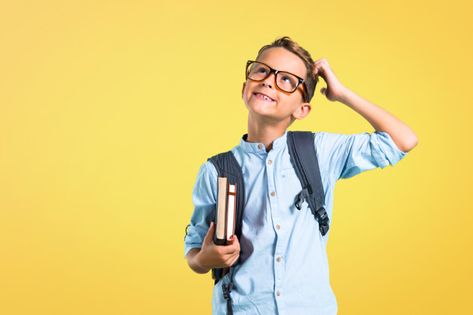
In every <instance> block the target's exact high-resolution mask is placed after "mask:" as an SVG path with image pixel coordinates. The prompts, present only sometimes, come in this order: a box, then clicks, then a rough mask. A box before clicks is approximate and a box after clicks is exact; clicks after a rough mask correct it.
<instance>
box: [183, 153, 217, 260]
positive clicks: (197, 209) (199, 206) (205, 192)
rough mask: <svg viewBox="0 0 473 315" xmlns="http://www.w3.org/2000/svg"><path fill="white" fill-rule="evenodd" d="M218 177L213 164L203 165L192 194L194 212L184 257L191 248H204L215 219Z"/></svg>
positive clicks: (185, 242)
mask: <svg viewBox="0 0 473 315" xmlns="http://www.w3.org/2000/svg"><path fill="white" fill-rule="evenodd" d="M217 176H218V174H217V170H216V169H215V166H214V165H213V164H212V163H211V162H209V161H206V162H205V163H203V164H202V165H201V167H200V169H199V172H198V174H197V179H196V181H195V184H194V189H193V192H192V203H193V204H194V211H193V213H192V216H191V220H190V223H189V224H188V225H187V227H186V235H185V237H184V256H185V255H187V253H188V252H189V250H191V248H201V247H202V242H203V240H204V237H205V235H206V234H207V231H208V229H209V227H210V221H212V220H213V219H214V216H215V214H214V212H215V207H216V195H217V194H216V192H217Z"/></svg>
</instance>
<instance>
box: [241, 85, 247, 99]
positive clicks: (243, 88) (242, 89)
mask: <svg viewBox="0 0 473 315" xmlns="http://www.w3.org/2000/svg"><path fill="white" fill-rule="evenodd" d="M245 85H246V82H243V87H242V88H241V97H242V98H243V91H244V90H245Z"/></svg>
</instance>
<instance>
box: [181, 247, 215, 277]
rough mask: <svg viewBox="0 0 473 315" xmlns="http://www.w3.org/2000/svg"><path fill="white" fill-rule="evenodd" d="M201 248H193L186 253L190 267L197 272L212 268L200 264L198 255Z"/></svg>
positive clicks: (207, 270) (204, 271)
mask: <svg viewBox="0 0 473 315" xmlns="http://www.w3.org/2000/svg"><path fill="white" fill-rule="evenodd" d="M199 252H200V248H191V249H190V250H189V252H188V253H187V255H186V258H187V263H188V264H189V267H190V268H191V269H192V270H194V271H195V272H196V273H207V272H209V270H210V269H208V268H205V267H203V266H201V265H200V264H199V261H198V256H197V254H199Z"/></svg>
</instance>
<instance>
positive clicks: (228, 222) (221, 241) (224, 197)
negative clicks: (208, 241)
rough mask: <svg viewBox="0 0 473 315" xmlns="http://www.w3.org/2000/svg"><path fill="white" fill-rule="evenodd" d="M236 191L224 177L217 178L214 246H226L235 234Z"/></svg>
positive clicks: (234, 186)
mask: <svg viewBox="0 0 473 315" xmlns="http://www.w3.org/2000/svg"><path fill="white" fill-rule="evenodd" d="M236 189H237V187H236V185H234V184H230V183H229V182H228V179H227V178H226V177H218V184H217V209H216V210H217V211H216V215H215V235H214V243H215V244H216V245H227V244H228V242H229V241H230V239H231V237H232V235H234V234H235V226H236Z"/></svg>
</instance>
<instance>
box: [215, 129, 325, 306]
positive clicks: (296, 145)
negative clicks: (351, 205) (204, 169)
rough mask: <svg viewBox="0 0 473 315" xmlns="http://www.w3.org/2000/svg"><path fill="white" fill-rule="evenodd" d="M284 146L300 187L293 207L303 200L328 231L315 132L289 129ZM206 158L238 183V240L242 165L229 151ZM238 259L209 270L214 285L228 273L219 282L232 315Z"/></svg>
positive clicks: (242, 185) (320, 226)
mask: <svg viewBox="0 0 473 315" xmlns="http://www.w3.org/2000/svg"><path fill="white" fill-rule="evenodd" d="M287 146H288V149H289V155H290V160H291V164H292V165H293V167H294V169H295V171H296V174H297V177H298V178H299V180H300V182H301V186H302V190H301V191H300V192H299V193H298V194H297V196H296V198H295V206H296V208H297V209H298V210H301V208H302V203H303V202H304V200H306V202H307V203H308V206H309V208H310V209H311V212H312V214H313V215H314V218H315V220H317V222H318V223H319V231H320V233H321V234H322V236H323V235H325V234H326V233H327V232H328V230H329V218H328V216H327V212H326V211H325V208H324V202H325V196H324V190H323V186H322V180H321V177H320V169H319V164H318V161H317V155H316V150H315V145H314V134H313V133H312V132H310V131H288V132H287ZM208 161H210V162H212V164H213V165H214V166H215V168H216V169H217V172H218V176H219V177H227V181H228V183H230V184H235V185H236V186H237V196H236V213H237V214H236V226H235V234H236V236H237V237H238V239H241V238H240V236H241V229H242V220H243V210H244V208H245V205H244V202H245V189H244V183H243V173H242V170H241V166H240V165H239V164H238V161H237V160H236V158H235V156H234V155H233V153H232V151H231V150H230V151H227V152H223V153H219V154H216V155H214V156H212V157H210V158H208ZM216 212H217V211H215V215H216ZM215 219H216V218H215ZM215 222H216V221H215ZM238 262H239V260H238V261H237V262H236V263H235V264H234V265H233V266H231V267H229V268H214V269H212V278H213V279H214V285H215V284H217V282H218V281H219V280H220V279H222V278H223V276H224V275H225V274H226V273H230V277H229V279H230V281H229V283H223V284H222V290H223V296H224V298H225V299H226V300H227V314H228V315H232V314H233V310H232V300H231V297H230V291H231V289H232V286H233V282H232V281H233V279H232V276H233V269H234V268H233V267H234V266H235V265H236V264H237V263H238Z"/></svg>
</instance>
